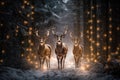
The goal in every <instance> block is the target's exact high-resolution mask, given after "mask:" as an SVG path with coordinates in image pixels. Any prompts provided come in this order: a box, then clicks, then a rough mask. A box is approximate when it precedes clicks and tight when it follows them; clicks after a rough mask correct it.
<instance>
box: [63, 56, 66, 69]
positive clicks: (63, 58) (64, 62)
mask: <svg viewBox="0 0 120 80" xmlns="http://www.w3.org/2000/svg"><path fill="white" fill-rule="evenodd" d="M65 58H66V56H63V69H64V67H65Z"/></svg>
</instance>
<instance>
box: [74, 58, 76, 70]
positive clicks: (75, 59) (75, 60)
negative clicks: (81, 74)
mask: <svg viewBox="0 0 120 80" xmlns="http://www.w3.org/2000/svg"><path fill="white" fill-rule="evenodd" d="M74 60H75V68H77V61H76V56H74Z"/></svg>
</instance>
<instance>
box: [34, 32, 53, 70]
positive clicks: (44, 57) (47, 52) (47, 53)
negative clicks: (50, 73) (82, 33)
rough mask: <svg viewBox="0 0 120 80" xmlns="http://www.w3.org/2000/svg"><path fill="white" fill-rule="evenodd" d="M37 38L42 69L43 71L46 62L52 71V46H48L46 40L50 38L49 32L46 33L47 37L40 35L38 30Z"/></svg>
mask: <svg viewBox="0 0 120 80" xmlns="http://www.w3.org/2000/svg"><path fill="white" fill-rule="evenodd" d="M35 34H36V36H37V38H38V39H39V46H38V51H37V53H38V56H39V61H40V69H43V65H44V63H45V61H46V65H47V69H50V58H51V50H52V49H51V46H50V45H49V44H46V40H47V38H48V36H49V30H48V31H47V32H46V33H45V35H41V36H40V35H39V32H38V30H37V31H36V32H35Z"/></svg>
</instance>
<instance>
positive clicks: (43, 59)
mask: <svg viewBox="0 0 120 80" xmlns="http://www.w3.org/2000/svg"><path fill="white" fill-rule="evenodd" d="M44 61H45V58H42V61H41V63H42V65H41V67H42V69H43V65H44Z"/></svg>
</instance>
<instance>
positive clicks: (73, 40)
mask: <svg viewBox="0 0 120 80" xmlns="http://www.w3.org/2000/svg"><path fill="white" fill-rule="evenodd" d="M70 38H71V39H72V42H73V43H74V46H78V45H79V44H80V38H79V37H77V36H73V34H72V32H70Z"/></svg>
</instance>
